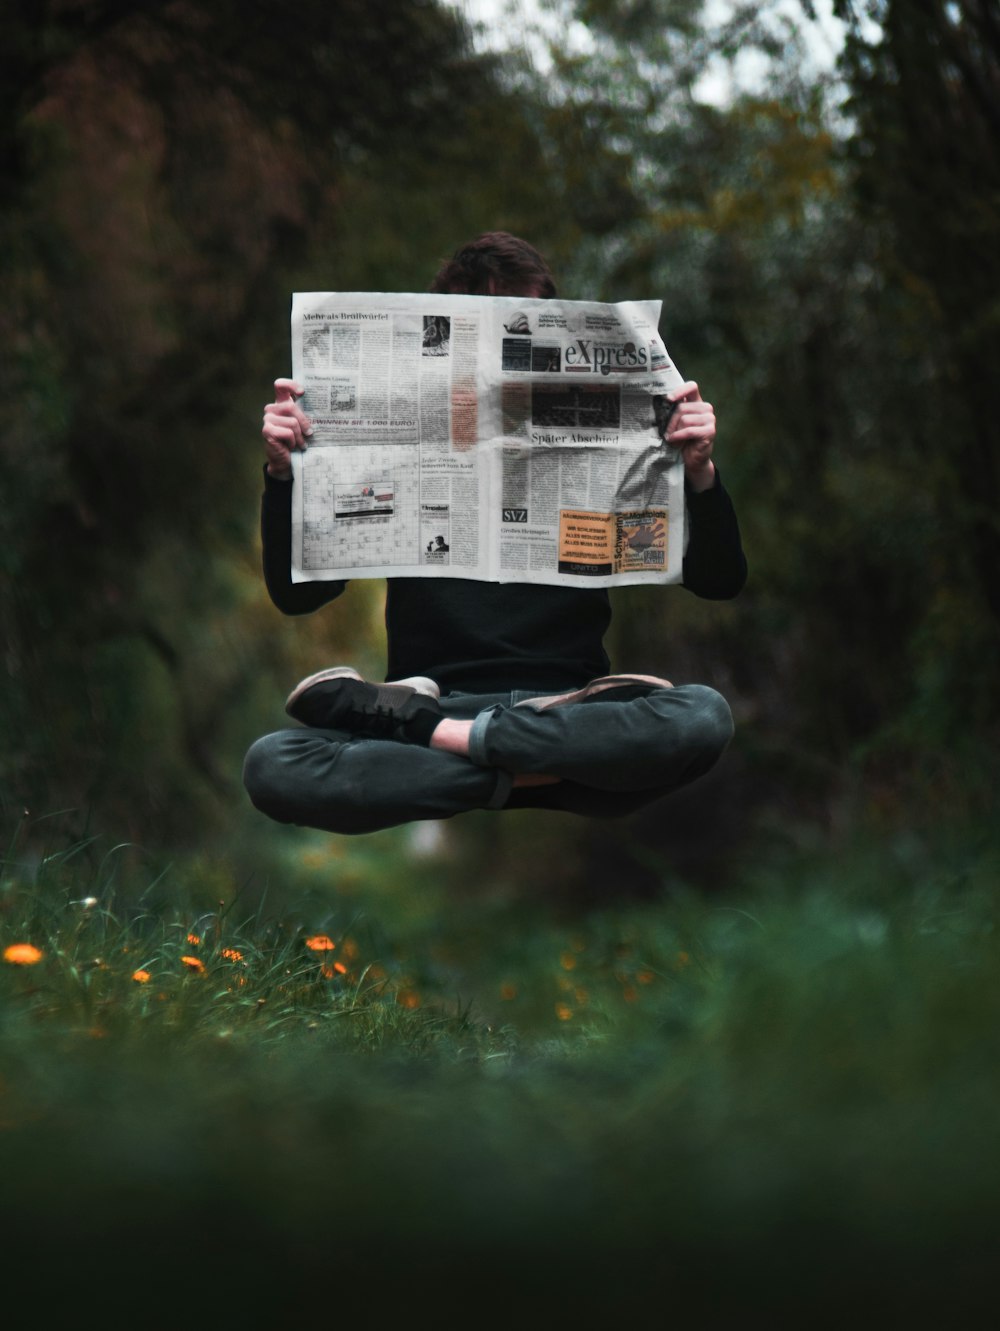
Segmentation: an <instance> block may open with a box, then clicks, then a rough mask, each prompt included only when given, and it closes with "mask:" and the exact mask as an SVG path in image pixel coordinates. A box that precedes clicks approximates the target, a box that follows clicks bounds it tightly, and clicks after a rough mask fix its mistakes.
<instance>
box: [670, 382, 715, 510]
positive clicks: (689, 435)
mask: <svg viewBox="0 0 1000 1331" xmlns="http://www.w3.org/2000/svg"><path fill="white" fill-rule="evenodd" d="M667 396H668V397H669V398H670V401H671V402H674V403H676V404H677V405H676V407H675V409H674V411H673V414H672V415H671V417H670V423H669V424H668V425H667V432H666V434H665V435H664V442H665V443H666V444H669V446H670V447H671V448H679V449H680V451H681V456H682V457H683V459H684V475H685V477H686V479H687V481H688V484H689V485H690V486H691V488H692V489H693V490H707V489H709V487H710V486H712V485H714V484H715V463H714V462H713V461H712V447H713V445H714V443H715V408H714V407H713V406H712V404H711V402H704V401H703V400H702V396H701V391H700V389H699V388H698V385H697V384H696V383H695V382H694V380H693V379H689V380H688V382H687V383H684V384H681V386H680V387H679V388H675V389H674V390H673V392H671V393H669V394H668V395H667Z"/></svg>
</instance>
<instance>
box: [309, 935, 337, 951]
mask: <svg viewBox="0 0 1000 1331" xmlns="http://www.w3.org/2000/svg"><path fill="white" fill-rule="evenodd" d="M336 946H337V944H336V943H335V942H334V941H333V939H332V938H331V937H330V936H329V934H313V936H312V938H307V939H306V947H307V948H308V949H309V951H310V952H332V951H333V949H334V948H335V947H336Z"/></svg>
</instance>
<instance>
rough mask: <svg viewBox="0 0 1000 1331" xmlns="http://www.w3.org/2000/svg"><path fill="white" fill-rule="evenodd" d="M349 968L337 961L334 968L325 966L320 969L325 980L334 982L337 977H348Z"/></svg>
mask: <svg viewBox="0 0 1000 1331" xmlns="http://www.w3.org/2000/svg"><path fill="white" fill-rule="evenodd" d="M346 974H347V967H346V966H345V965H344V963H343V962H342V961H335V962H334V963H333V965H332V966H323V967H321V968H320V975H322V977H323V979H324V980H332V979H333V977H334V976H335V975H346Z"/></svg>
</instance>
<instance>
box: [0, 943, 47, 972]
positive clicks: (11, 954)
mask: <svg viewBox="0 0 1000 1331" xmlns="http://www.w3.org/2000/svg"><path fill="white" fill-rule="evenodd" d="M43 955H44V954H43V953H42V951H41V950H40V949H39V948H37V947H35V946H34V945H33V944H32V943H11V945H10V946H9V947H5V948H4V950H3V959H4V961H9V962H10V964H11V965H12V966H34V964H35V962H36V961H41V959H42V956H43Z"/></svg>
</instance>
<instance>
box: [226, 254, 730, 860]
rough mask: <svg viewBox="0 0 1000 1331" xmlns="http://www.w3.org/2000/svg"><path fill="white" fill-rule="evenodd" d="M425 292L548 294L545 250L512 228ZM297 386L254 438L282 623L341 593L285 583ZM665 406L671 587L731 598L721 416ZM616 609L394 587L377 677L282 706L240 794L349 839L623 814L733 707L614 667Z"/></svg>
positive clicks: (555, 595)
mask: <svg viewBox="0 0 1000 1331" xmlns="http://www.w3.org/2000/svg"><path fill="white" fill-rule="evenodd" d="M430 290H431V291H436V292H449V293H451V292H454V293H465V294H470V295H487V296H500V295H518V296H524V297H528V298H536V299H551V298H552V297H554V296H555V295H556V285H555V280H554V278H553V276H552V273H551V271H550V270H549V267H548V264H547V263H546V262H545V260H544V259H543V258H542V256H541V254H540V253H539V252H538V250H537V249H535V247H534V246H533V245H531V244H529V243H528V242H527V241H525V240H522V239H521V238H519V237H517V236H513V235H511V234H510V233H508V232H503V231H499V232H498V231H493V232H485V233H483V234H482V235H480V236H478V237H476V238H475V239H474V240H473V241H470V242H469V243H468V244H466V245H463V246H462V247H460V248H459V249H458V250H457V251H456V252H455V254H454V255H453V256H452V258H451V259H449V260H447V261H445V262H444V263H443V264H442V265H441V267H440V268H439V270H438V273H437V275H436V277H435V278H434V281H433V282H432V284H431V287H430ZM302 391H303V390H302V388H301V386H300V385H299V384H297V383H295V382H294V381H293V380H290V379H284V378H282V379H277V380H276V381H275V398H274V401H273V402H271V403H269V404H268V405H267V407H266V408H265V410H264V423H263V429H262V433H263V438H264V448H265V455H266V462H265V465H264V492H263V497H262V502H261V537H262V546H263V571H264V577H265V582H266V586H267V590H268V593H269V595H270V597H271V600H272V601H273V602H274V604H275V606H276V607H277V608H278V609H279V610H281V611H282V612H283V613H284V614H287V615H301V614H310V613H312V612H314V611H317V610H319V609H321V608H323V607H325V606H327V605H329V604H330V603H331V602H335V601H337V600H338V599H339V598H340V597H341V596H342V595H343V594H344V592H345V590H346V588H347V583H346V582H343V581H328V582H303V583H293V582H292V580H291V558H290V552H291V491H292V484H291V474H292V473H291V455H292V452H293V451H294V450H296V449H304V448H306V447H307V445H308V438H309V434H310V429H311V427H310V422H309V419H308V417H307V415H306V413H305V412H304V411H303V409H302V407H301V405H300V404H299V401H298V399H299V398H300V397H301V396H302ZM670 399H671V401H670V404H669V408H670V409H669V411H664V412H662V416H663V418H664V419H665V420H667V422H668V423H667V425H666V426H665V433H664V436H663V439H664V446H665V447H669V448H675V449H678V450H679V452H680V455H681V457H682V458H683V463H684V483H685V503H686V509H687V519H688V540H687V548H686V551H685V554H684V561H683V573H682V584H683V586H684V587H686V588H687V589H688V590H689V591H690V592H692V593H693V594H694V595H696V596H698V597H704V598H708V599H713V600H726V599H730V598H733V597H735V596H737V595H738V594H739V593H740V591H741V590H742V589H743V586H744V584H745V581H746V576H747V566H746V559H745V556H744V553H743V547H742V543H741V538H740V532H739V526H738V523H737V519H736V514H735V511H734V509H733V505H732V501H731V499H730V497H729V494H728V492H727V491H726V490H725V489H724V488H723V485H722V479H721V476H720V473H719V470H718V468H717V467H716V465H715V461H714V449H715V439H716V419H715V411H714V409H713V407H712V405H711V404H710V403H708V402H706V401H704V400H703V398H702V395H701V392H700V390H699V388H698V385H697V384H696V383H695V382H693V381H689V382H686V383H684V384H683V385H682V386H680V387H679V388H677V389H675V390H674V391H673V393H671V394H670ZM650 590H651V594H653V595H656V596H662V595H663V593H664V589H663V588H662V587H658V588H657V589H655V591H654V590H653V589H650ZM671 594H676V593H674V592H672V591H670V590H668V591H667V595H668V596H669V595H671ZM611 614H612V607H611V598H610V596H609V593H608V591H607V589H605V588H596V587H595V588H589V587H582V588H581V587H566V586H553V585H536V584H528V583H493V582H480V581H473V580H468V579H462V578H434V579H423V578H389V579H387V583H386V602H385V624H386V641H387V662H386V664H387V669H386V673H385V680H384V682H381V683H376V682H373V681H369V680H365V679H363V678H362V676H361V675H360V674H359V673H358V671H356V670H355V669H354V668H353V667H351V666H344V665H341V666H332V667H329V668H326V669H323V670H319V671H317V672H316V673H315V674H313V675H310V676H308V677H307V678H306V679H304V680H302V681H300V682H299V683H298V684H297V685H296V686H295V687H294V688H293V689H292V691H291V693H290V694H289V695H288V698H287V700H286V704H285V710H286V712H287V713H288V714H289V716H291V717H292V719H293V720H295V721H296V722H297V723H298V724H297V725H296V726H294V727H285V728H283V729H281V730H278V731H276V732H274V733H273V734H269V735H265V736H263V737H262V738H261V739H258V740H257V741H256V742H255V743H254V744H253V745H252V746H251V748H250V749H249V751H248V753H247V755H246V758H245V761H244V768H243V779H244V784H245V787H246V790H247V793H248V795H249V797H250V800H251V801H252V803H253V804H254V806H255V807H256V808H257V809H259V810H260V811H261V812H263V813H264V814H266V815H268V816H269V817H271V818H272V819H275V820H276V821H278V822H282V823H290V824H296V825H299V826H304V827H312V828H318V829H322V830H325V831H329V832H334V833H341V834H347V835H352V834H361V833H367V832H374V831H378V830H380V829H383V828H387V827H393V826H398V825H400V824H404V823H410V822H416V821H420V820H423V819H445V818H450V817H453V816H455V815H457V814H460V813H463V812H468V811H471V810H474V809H493V810H500V809H514V808H538V809H549V810H561V811H563V812H567V813H572V814H576V815H580V816H585V817H599V818H609V817H621V816H624V815H627V814H629V813H632V812H633V811H635V810H637V809H640V808H642V807H643V806H645V805H647V804H649V803H650V802H652V801H654V800H658V799H661V798H663V797H665V796H667V795H669V794H671V793H672V792H674V791H676V790H678V789H680V788H681V787H683V786H686V785H688V784H689V783H690V782H692V781H695V780H697V779H698V778H699V777H701V776H703V775H704V774H705V773H707V772H708V771H709V770H711V769H712V768H713V767H714V766H715V764H716V763H717V762H718V760H719V758H720V757H721V756H722V754H723V753H724V751H725V749H726V748H727V746H728V744H729V743H730V740H731V738H732V735H733V720H732V714H731V712H730V709H729V706H728V704H727V702H726V700H725V699H724V698H723V697H722V695H721V694H720V693H718V692H717V691H716V690H715V689H713V688H711V687H709V686H707V685H704V684H700V683H679V684H676V685H675V684H672V683H671V681H670V680H668V679H665V678H661V677H659V676H654V675H629V674H612V673H611V662H610V660H609V658H608V655H607V652H606V650H605V647H604V641H603V640H604V636H605V633H606V631H607V629H608V626H609V624H610V622H611Z"/></svg>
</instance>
